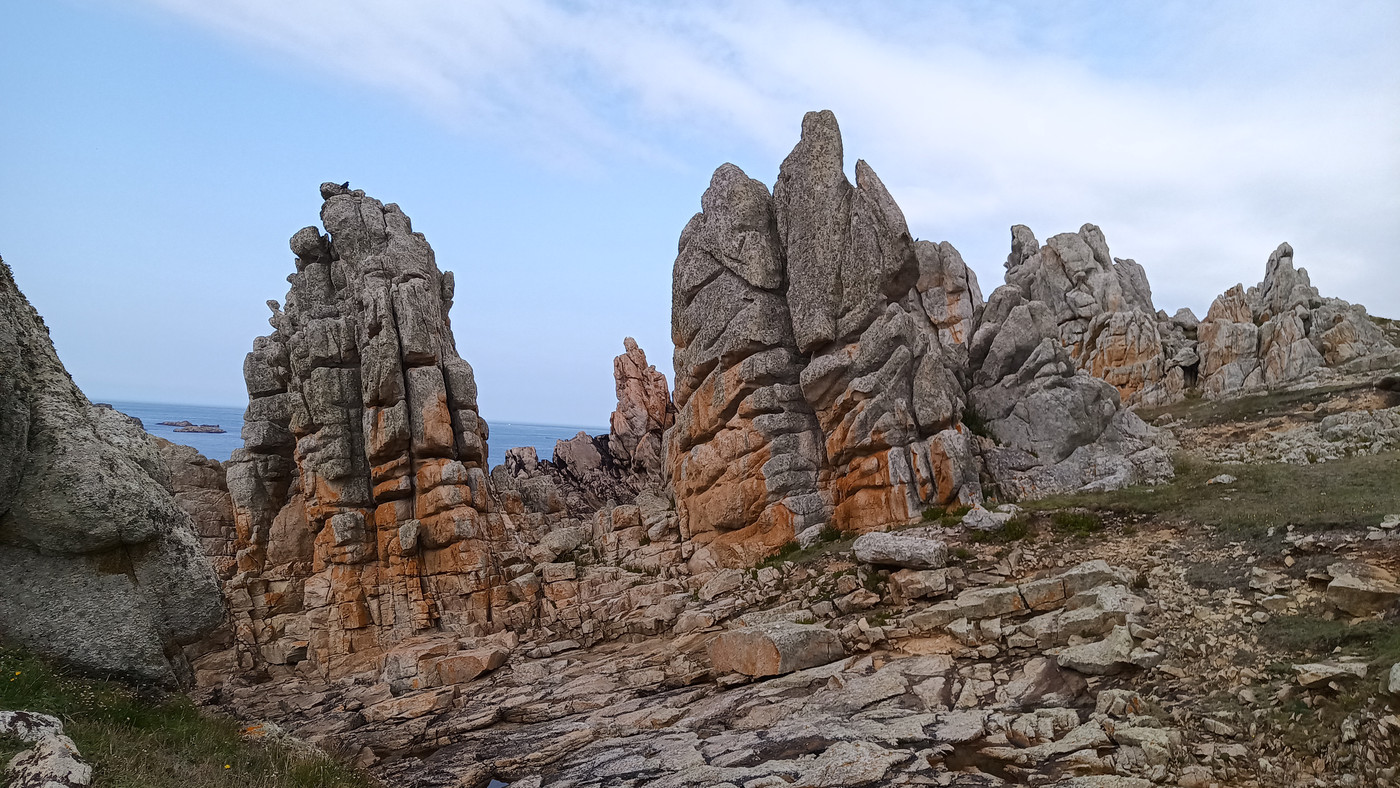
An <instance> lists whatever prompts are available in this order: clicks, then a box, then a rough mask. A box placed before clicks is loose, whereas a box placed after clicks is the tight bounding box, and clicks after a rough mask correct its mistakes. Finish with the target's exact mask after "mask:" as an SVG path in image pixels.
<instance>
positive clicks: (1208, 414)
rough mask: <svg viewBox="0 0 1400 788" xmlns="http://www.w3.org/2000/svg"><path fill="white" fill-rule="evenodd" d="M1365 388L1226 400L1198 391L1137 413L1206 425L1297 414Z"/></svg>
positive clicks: (1333, 388)
mask: <svg viewBox="0 0 1400 788" xmlns="http://www.w3.org/2000/svg"><path fill="white" fill-rule="evenodd" d="M1364 388H1370V384H1369V383H1367V384H1351V385H1344V386H1325V387H1321V388H1315V389H1305V390H1302V391H1272V392H1269V393H1267V394H1258V395H1255V396H1252V397H1234V398H1230V399H1223V400H1205V399H1201V398H1200V392H1199V390H1196V395H1195V396H1190V395H1188V396H1187V398H1186V399H1185V400H1183V401H1181V402H1175V403H1172V404H1171V405H1164V406H1161V407H1156V408H1140V409H1138V415H1139V416H1141V417H1142V418H1143V420H1144V421H1147V422H1149V423H1150V422H1152V421H1154V420H1156V419H1158V418H1161V417H1162V416H1171V417H1172V418H1173V419H1175V420H1177V421H1178V423H1181V424H1185V425H1190V426H1195V427H1205V426H1210V425H1213V424H1226V423H1238V422H1245V421H1251V420H1254V419H1260V418H1268V417H1270V416H1281V415H1284V414H1296V413H1297V412H1298V411H1299V410H1300V409H1301V408H1302V407H1303V406H1304V405H1308V404H1312V405H1320V404H1322V403H1323V402H1326V401H1327V400H1329V399H1332V397H1333V396H1335V395H1337V394H1341V393H1344V392H1348V391H1356V390H1359V389H1364ZM1318 418H1321V416H1318Z"/></svg>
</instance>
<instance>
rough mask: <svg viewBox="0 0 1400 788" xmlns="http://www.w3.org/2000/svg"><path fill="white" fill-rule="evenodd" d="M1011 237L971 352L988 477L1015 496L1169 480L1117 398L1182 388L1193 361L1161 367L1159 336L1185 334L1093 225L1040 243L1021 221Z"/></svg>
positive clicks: (1143, 398) (1156, 442)
mask: <svg viewBox="0 0 1400 788" xmlns="http://www.w3.org/2000/svg"><path fill="white" fill-rule="evenodd" d="M1011 237H1012V251H1011V255H1010V256H1009V257H1008V258H1007V261H1006V284H1004V285H1002V286H1001V287H998V288H997V289H996V290H994V291H993V292H992V295H991V297H990V298H989V299H988V301H987V306H986V308H985V309H984V310H983V312H982V316H981V320H980V322H979V323H978V326H977V330H976V332H975V334H974V335H973V338H972V342H971V347H970V348H969V350H968V354H969V362H968V363H969V366H970V367H971V369H972V372H971V374H970V376H969V383H970V388H969V391H968V399H969V404H970V409H971V411H972V412H973V413H974V414H976V419H977V421H978V422H979V423H980V424H982V425H983V426H984V429H985V433H986V437H988V438H991V439H992V445H984V446H983V447H982V454H981V457H982V460H983V468H984V471H985V475H986V478H987V480H988V481H990V482H991V483H992V485H993V488H994V490H995V492H996V493H997V494H998V496H999V497H1002V498H1012V499H1017V498H1034V497H1039V496H1043V495H1049V494H1053V493H1055V492H1064V491H1069V490H1078V489H1086V488H1087V489H1113V488H1116V487H1122V486H1126V485H1128V484H1138V483H1155V482H1157V481H1160V480H1163V479H1166V478H1170V477H1171V476H1172V466H1171V460H1170V456H1169V454H1168V452H1167V446H1166V443H1165V440H1166V439H1165V437H1164V436H1163V435H1161V434H1160V433H1159V431H1157V430H1155V429H1153V428H1152V427H1149V426H1148V425H1147V424H1146V423H1144V422H1143V421H1142V419H1140V418H1138V417H1137V416H1136V415H1135V414H1134V413H1133V412H1132V411H1130V410H1127V409H1125V408H1124V407H1123V405H1122V403H1123V402H1124V401H1139V402H1158V401H1166V400H1169V399H1170V398H1172V397H1173V396H1175V395H1174V394H1173V392H1174V391H1178V390H1181V389H1182V387H1183V386H1184V381H1185V379H1186V372H1185V370H1184V369H1183V367H1182V366H1181V365H1182V363H1183V362H1184V361H1186V360H1190V359H1186V358H1185V357H1184V356H1183V357H1182V358H1174V360H1173V361H1172V362H1168V361H1167V360H1166V359H1165V355H1164V351H1163V347H1164V346H1165V345H1164V340H1163V338H1162V337H1163V336H1164V334H1165V335H1168V336H1171V335H1172V334H1173V333H1176V334H1183V337H1184V329H1181V328H1179V327H1176V326H1175V325H1174V324H1172V325H1171V326H1167V325H1163V324H1161V323H1159V322H1158V318H1159V317H1160V316H1158V315H1156V314H1155V313H1154V311H1153V307H1152V294H1151V290H1150V289H1149V288H1148V285H1147V277H1146V275H1145V274H1144V273H1143V270H1142V267H1141V266H1139V265H1138V264H1137V263H1135V262H1133V261H1132V260H1119V259H1116V258H1112V257H1110V256H1109V253H1108V244H1107V242H1106V241H1105V240H1104V237H1103V233H1102V232H1101V231H1100V230H1099V228H1098V227H1095V226H1094V225H1092V224H1086V225H1084V226H1083V227H1082V228H1080V230H1079V232H1078V233H1062V234H1060V235H1056V236H1054V237H1052V238H1051V239H1050V240H1049V241H1048V242H1046V244H1045V246H1043V247H1042V246H1040V245H1039V243H1038V242H1037V241H1036V239H1035V236H1034V234H1032V233H1031V231H1030V229H1029V228H1027V227H1025V226H1023V225H1017V226H1015V227H1013V228H1012V230H1011ZM1165 322H1169V320H1167V321H1165ZM1172 364H1175V365H1176V366H1172ZM1169 372H1170V374H1168V373H1169Z"/></svg>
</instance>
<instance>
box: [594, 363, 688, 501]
mask: <svg viewBox="0 0 1400 788" xmlns="http://www.w3.org/2000/svg"><path fill="white" fill-rule="evenodd" d="M622 345H623V351H624V352H623V354H622V355H620V356H618V357H617V358H615V359H613V378H614V380H615V381H616V384H617V409H616V410H614V411H613V413H612V418H611V419H610V420H609V432H608V448H609V451H610V453H611V454H612V456H613V457H615V458H617V461H618V462H619V463H621V464H622V465H624V466H625V467H626V468H627V469H628V470H630V471H632V472H633V473H637V474H643V475H645V476H648V477H654V478H658V479H659V478H660V477H661V475H662V471H663V469H664V466H665V457H664V454H663V450H662V446H661V441H662V437H663V436H664V435H665V434H666V430H668V429H670V428H671V425H673V424H675V423H676V406H675V405H673V404H672V403H671V387H670V386H669V385H668V384H667V383H666V376H665V375H663V374H661V373H660V372H659V371H657V369H656V367H654V366H652V365H651V364H648V363H647V354H646V352H645V351H643V350H642V349H641V347H639V346H638V345H637V341H636V340H635V339H633V338H632V337H627V338H626V339H624V340H623V342H622Z"/></svg>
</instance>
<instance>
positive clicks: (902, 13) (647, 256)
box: [0, 0, 1400, 424]
mask: <svg viewBox="0 0 1400 788" xmlns="http://www.w3.org/2000/svg"><path fill="white" fill-rule="evenodd" d="M1397 41H1400V4H1396V3H1389V2H1379V3H1348V2H1336V3H1327V4H1310V3H1298V4H1291V3H1285V2H1268V3H1243V2H1241V3H1172V2H1164V3H1152V4H1147V3H1133V4H1123V3H1072V2H1071V3H1056V4H1053V5H1051V4H1040V3H996V2H962V3H942V4H934V3H912V2H911V3H883V4H859V5H856V4H845V3H788V2H748V3H721V2H715V3H691V4H658V3H641V2H639V3H625V2H614V3H601V2H599V3H592V2H543V1H542V0H511V1H510V2H499V3H496V2H482V3H433V2H418V1H417V0H403V1H402V2H396V3H387V2H384V3H371V2H355V1H354V0H339V1H338V2H331V1H330V0H305V1H304V2H298V3H286V2H277V1H275V0H229V1H228V2H221V3H207V2H202V1H201V0H149V2H120V3H119V2H98V1H96V0H93V1H90V2H37V1H34V2H30V1H28V0H18V1H17V2H11V3H7V4H5V5H4V6H3V9H0V110H2V111H3V113H4V114H3V116H0V255H3V256H4V258H5V260H6V262H8V263H9V264H10V265H11V267H12V268H13V269H14V270H15V275H16V278H17V279H18V281H19V283H20V286H21V287H22V288H23V289H24V290H25V292H26V294H27V295H28V296H29V298H30V300H31V301H32V302H33V303H34V304H35V306H36V307H37V308H38V309H39V310H40V312H41V313H42V314H43V315H44V316H45V318H46V320H47V322H48V324H49V326H50V329H51V331H52V334H53V337H54V340H55V343H56V344H57V346H58V349H59V352H60V354H61V356H62V357H63V359H64V361H65V363H66V364H67V366H68V368H69V371H70V372H72V373H73V375H74V377H75V379H76V380H77V381H78V383H79V384H80V385H81V386H83V388H84V390H85V391H87V392H88V394H89V396H91V397H92V398H94V399H124V400H147V401H151V400H159V401H176V402H189V403H201V404H240V403H241V402H242V401H243V400H244V396H243V389H242V384H241V366H242V358H243V354H244V353H245V352H246V351H247V350H248V348H249V346H250V344H251V341H252V338H253V337H254V336H255V335H257V334H262V333H266V331H267V330H268V328H267V324H266V318H267V316H268V312H267V309H266V307H265V306H264V305H263V304H264V302H265V301H266V300H267V299H279V300H281V299H282V298H283V296H284V294H285V290H286V282H285V277H286V275H287V274H288V273H290V272H291V270H292V264H291V253H290V252H289V251H288V249H287V238H288V237H289V236H290V235H291V234H292V233H293V232H295V231H296V230H297V229H299V228H301V227H303V226H306V225H308V224H313V223H315V222H316V221H317V211H318V208H319V203H320V200H319V196H318V194H317V186H318V185H319V184H320V183H321V182H322V181H325V180H334V181H343V180H347V179H348V180H350V181H351V183H352V185H354V186H356V187H359V188H364V189H366V190H367V191H368V192H369V193H370V194H372V195H374V196H376V197H378V198H380V199H382V200H384V201H386V202H397V203H399V204H400V205H401V206H402V207H403V208H404V210H405V211H406V212H407V213H408V214H409V215H410V216H411V217H412V218H413V221H414V226H415V228H416V229H418V230H420V231H422V232H423V233H425V234H426V235H427V237H428V240H429V241H430V242H431V243H432V244H433V247H434V249H435V250H436V252H437V258H438V263H439V265H440V266H441V267H443V268H445V269H450V270H453V271H455V272H456V275H457V282H458V287H457V293H458V295H457V302H456V306H455V307H454V309H453V315H452V319H453V326H454V329H455V331H456V335H457V344H458V348H459V350H460V351H461V353H462V355H463V356H464V357H466V358H467V359H468V360H469V361H470V362H471V363H472V364H473V366H474V367H475V368H476V370H477V377H478V381H479V383H480V389H481V409H482V412H483V415H485V416H486V417H487V418H488V419H495V420H504V421H535V422H547V423H587V424H603V423H605V422H606V417H607V413H608V412H609V411H610V410H611V408H612V404H613V389H612V368H611V358H612V357H613V356H614V355H616V354H617V353H619V352H621V349H622V338H623V337H624V336H627V335H631V336H634V337H636V338H637V340H638V341H639V342H640V343H641V345H642V347H643V348H644V349H646V350H647V351H648V354H649V358H650V359H651V360H652V361H653V363H655V364H656V365H657V366H658V367H659V368H660V369H662V370H663V371H665V372H666V373H667V376H668V378H669V377H670V376H671V363H670V359H671V351H672V347H671V344H670V331H669V320H670V317H669V309H670V275H671V265H672V262H673V260H674V257H675V253H676V239H677V237H678V236H679V233H680V230H681V228H682V227H683V226H684V225H685V222H686V221H687V220H688V219H689V217H690V216H691V214H692V213H694V211H696V210H697V209H698V207H699V198H700V194H701V192H702V191H703V189H704V187H705V185H706V184H707V183H708V180H709V177H710V174H711V172H712V171H713V170H714V168H715V167H716V166H718V165H719V164H720V163H722V162H725V161H732V162H734V163H736V164H738V165H739V166H741V167H743V168H744V169H745V170H746V171H747V172H748V173H749V174H750V175H752V176H754V177H757V178H759V179H761V180H764V181H765V182H768V183H770V184H771V183H772V180H773V178H774V176H775V175H776V172H777V167H778V164H779V163H780V162H781V160H782V158H783V156H784V155H785V154H786V152H787V151H788V149H790V147H791V146H792V144H793V143H794V142H795V141H796V136H797V133H798V129H799V124H800V120H801V115H802V112H803V111H805V110H808V109H818V108H830V109H833V110H835V111H836V113H837V116H838V118H839V119H840V121H841V123H842V128H843V131H844V133H845V140H846V154H847V166H848V168H853V167H854V163H855V160H856V158H857V157H860V158H865V159H866V160H867V161H869V162H870V163H871V165H872V166H873V167H874V168H875V169H876V171H877V172H879V173H880V175H881V178H882V179H883V180H884V182H885V183H886V185H887V186H888V187H889V188H890V190H891V191H892V193H893V194H894V196H895V198H896V199H897V200H898V201H899V202H900V204H901V206H902V207H903V208H904V211H905V213H906V216H907V218H908V220H909V224H910V228H911V230H912V231H913V232H914V233H915V235H917V236H919V237H923V238H931V239H934V240H948V241H951V242H952V243H953V244H954V245H955V246H957V247H958V248H959V249H960V250H961V251H962V253H963V255H964V257H965V258H966V259H967V260H968V262H969V263H970V264H972V265H973V267H974V268H975V269H976V270H977V272H978V275H979V277H980V278H981V280H982V283H983V289H984V291H986V292H990V291H991V289H992V288H993V287H994V286H995V285H996V284H998V283H999V282H1000V281H1001V272H1002V266H1001V262H1002V261H1003V260H1004V259H1005V257H1006V253H1007V251H1008V247H1009V232H1008V228H1009V227H1010V225H1011V224H1013V223H1024V224H1028V225H1030V226H1031V227H1032V229H1033V230H1035V232H1036V234H1037V235H1038V236H1039V237H1040V238H1041V239H1042V240H1044V239H1045V238H1046V237H1048V236H1049V235H1052V234H1054V233H1057V232H1065V231H1072V230H1074V229H1077V228H1078V227H1079V225H1080V224H1082V223H1084V222H1094V223H1096V224H1099V225H1100V226H1102V227H1103V229H1104V232H1105V234H1106V236H1107V238H1108V240H1109V244H1110V247H1111V248H1112V250H1113V253H1114V254H1115V255H1117V256H1119V257H1131V258H1134V259H1136V260H1138V262H1140V263H1142V264H1143V265H1144V266H1145V267H1146V268H1147V270H1148V273H1149V276H1150V277H1151V280H1152V284H1153V289H1154V296H1155V299H1156V302H1157V306H1158V307H1161V308H1166V309H1167V310H1168V311H1174V310H1175V309H1176V308H1177V307H1180V306H1190V307H1192V308H1193V309H1195V310H1196V311H1197V313H1198V314H1202V315H1203V314H1204V311H1205V308H1206V306H1208V305H1209V302H1210V300H1211V299H1212V298H1213V297H1214V296H1215V295H1216V294H1218V293H1219V292H1221V291H1223V290H1224V289H1226V288H1227V287H1229V286H1231V285H1233V284H1235V283H1236V282H1244V283H1245V284H1246V285H1248V284H1252V283H1254V282H1256V281H1258V279H1259V278H1260V276H1262V273H1263V267H1264V262H1265V260H1266V259H1267V258H1268V254H1269V252H1270V251H1271V250H1272V249H1273V248H1274V247H1275V246H1276V245H1277V244H1278V243H1279V242H1280V241H1284V240H1287V241H1289V242H1291V243H1292V244H1293V245H1294V247H1295V250H1296V253H1297V261H1298V262H1299V264H1301V265H1303V266H1305V267H1307V268H1308V269H1309V271H1310V272H1311V274H1312V277H1313V281H1314V283H1315V284H1317V285H1318V286H1319V287H1320V288H1321V289H1322V291H1323V293H1324V294H1325V295H1335V296H1339V297H1343V298H1347V299H1349V300H1352V301H1359V302H1362V303H1365V304H1366V305H1367V306H1368V307H1370V308H1371V310H1372V311H1373V312H1376V313H1380V314H1387V315H1391V316H1400V273H1397V269H1396V260H1395V257H1396V253H1395V250H1396V249H1400V50H1397V43H1396V42H1397Z"/></svg>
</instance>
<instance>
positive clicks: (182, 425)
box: [156, 421, 228, 433]
mask: <svg viewBox="0 0 1400 788" xmlns="http://www.w3.org/2000/svg"><path fill="white" fill-rule="evenodd" d="M156 423H157V424H159V425H160V426H162V427H174V428H175V430H174V431H175V432H207V433H225V432H228V430H225V429H223V428H222V427H220V426H219V425H217V424H193V423H191V422H189V421H160V422H156Z"/></svg>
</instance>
